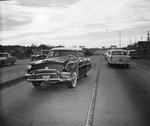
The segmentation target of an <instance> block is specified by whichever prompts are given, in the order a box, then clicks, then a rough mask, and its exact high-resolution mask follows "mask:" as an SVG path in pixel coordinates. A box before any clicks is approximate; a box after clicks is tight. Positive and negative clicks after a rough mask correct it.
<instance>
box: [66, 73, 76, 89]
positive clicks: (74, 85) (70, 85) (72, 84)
mask: <svg viewBox="0 0 150 126" xmlns="http://www.w3.org/2000/svg"><path fill="white" fill-rule="evenodd" d="M72 78H73V79H72V81H70V82H68V83H67V86H68V88H75V87H76V85H77V79H78V76H77V73H76V72H74V73H73V74H72Z"/></svg>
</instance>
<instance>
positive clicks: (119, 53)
mask: <svg viewBox="0 0 150 126" xmlns="http://www.w3.org/2000/svg"><path fill="white" fill-rule="evenodd" d="M111 54H112V55H127V52H125V51H112V53H111Z"/></svg>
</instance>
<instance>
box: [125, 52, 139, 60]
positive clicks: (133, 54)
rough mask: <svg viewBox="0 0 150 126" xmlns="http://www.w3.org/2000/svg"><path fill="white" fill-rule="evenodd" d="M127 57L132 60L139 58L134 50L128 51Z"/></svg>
mask: <svg viewBox="0 0 150 126" xmlns="http://www.w3.org/2000/svg"><path fill="white" fill-rule="evenodd" d="M127 55H128V56H130V57H131V58H132V59H134V58H139V54H138V52H137V51H136V50H128V51H127Z"/></svg>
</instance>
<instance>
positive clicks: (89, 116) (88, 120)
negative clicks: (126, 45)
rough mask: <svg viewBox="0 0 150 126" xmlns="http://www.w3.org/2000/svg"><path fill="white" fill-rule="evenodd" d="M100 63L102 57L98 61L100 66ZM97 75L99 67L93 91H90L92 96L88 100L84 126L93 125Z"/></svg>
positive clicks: (98, 72)
mask: <svg viewBox="0 0 150 126" xmlns="http://www.w3.org/2000/svg"><path fill="white" fill-rule="evenodd" d="M101 64H102V59H101V61H100V66H101ZM99 75H100V67H99V69H98V71H97V75H96V80H95V85H94V89H93V92H92V98H91V101H90V106H89V109H88V113H87V117H86V121H85V125H84V126H92V125H93V121H94V111H95V104H96V98H97V89H98V83H99Z"/></svg>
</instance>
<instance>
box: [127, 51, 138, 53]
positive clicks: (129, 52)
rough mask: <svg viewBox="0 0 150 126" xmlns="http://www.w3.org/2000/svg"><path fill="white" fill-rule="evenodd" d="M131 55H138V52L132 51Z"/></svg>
mask: <svg viewBox="0 0 150 126" xmlns="http://www.w3.org/2000/svg"><path fill="white" fill-rule="evenodd" d="M129 53H130V54H138V52H137V51H130V52H129Z"/></svg>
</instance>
